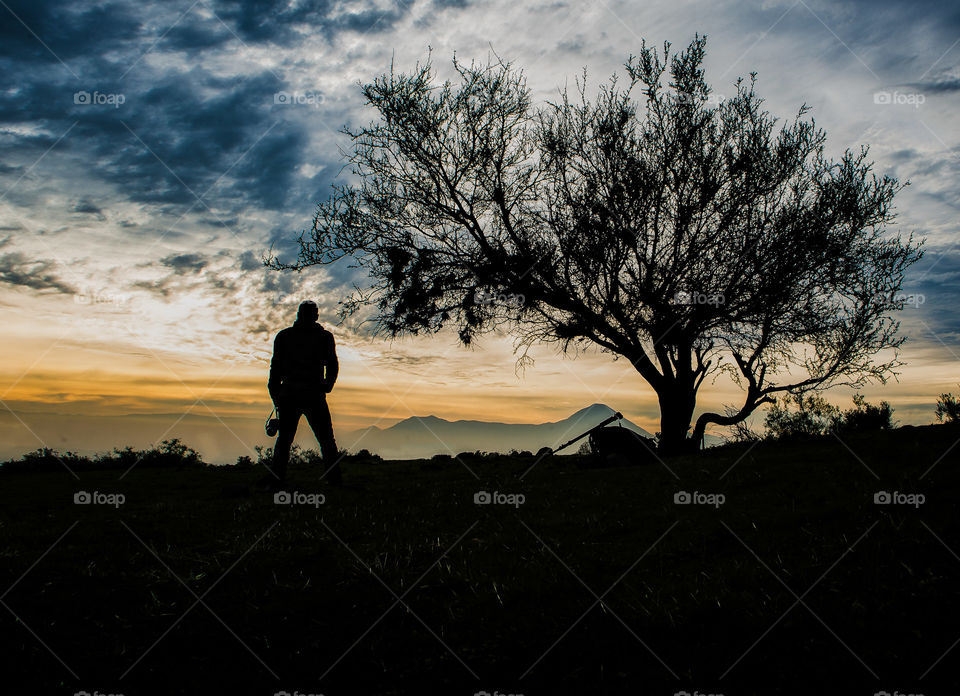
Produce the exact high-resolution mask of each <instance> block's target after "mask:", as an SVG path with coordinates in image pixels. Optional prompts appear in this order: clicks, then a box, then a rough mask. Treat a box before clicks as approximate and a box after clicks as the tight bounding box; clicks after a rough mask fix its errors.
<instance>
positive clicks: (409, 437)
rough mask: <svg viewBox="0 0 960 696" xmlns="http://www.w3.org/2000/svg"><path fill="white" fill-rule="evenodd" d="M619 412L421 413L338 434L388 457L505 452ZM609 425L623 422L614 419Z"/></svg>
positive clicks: (353, 446) (598, 407) (342, 440)
mask: <svg viewBox="0 0 960 696" xmlns="http://www.w3.org/2000/svg"><path fill="white" fill-rule="evenodd" d="M613 414H614V410H613V409H612V408H610V407H609V406H607V405H606V404H593V405H591V406H587V407H586V408H582V409H580V410H579V411H577V412H576V413H574V414H573V415H571V416H569V417H568V418H564V419H563V420H561V421H556V422H555V423H491V422H487V421H476V420H458V421H448V420H444V419H443V418H438V417H436V416H415V417H412V418H407V419H405V420H402V421H400V422H399V423H396V424H395V425H392V426H390V427H389V428H378V427H376V426H371V427H369V428H363V429H361V430H354V431H350V432H346V433H338V434H337V441H338V444H339V446H340V447H343V448H345V449H347V450H349V451H351V452H356V451H359V450H361V449H367V450H370V451H371V452H375V453H377V454H379V455H380V456H382V457H384V458H385V459H420V458H426V457H432V456H433V455H435V454H457V453H459V452H475V451H477V450H480V451H482V452H503V453H507V452H510V451H511V450H519V451H523V450H528V451H530V452H536V451H537V450H539V449H540V448H541V447H556V446H558V445H561V444H563V443H564V442H566V441H567V440H570V439H572V438H574V437H576V436H577V435H580V434H581V433H584V432H586V431H587V430H589V429H590V428H593V427H594V426H596V425H597V424H599V423H601V422H603V420H605V419H606V418H609V417H610V416H612V415H613ZM620 423H621V424H622V426H623V427H624V428H629V429H630V430H633V431H635V432H637V433H639V434H641V435H643V436H644V437H652V435H651V434H650V433H649V432H647V431H646V430H644V429H643V428H641V427H640V426H638V425H636V424H635V423H632V422H630V421H629V420H627V419H626V418H624V419H623V420H621V421H620ZM608 427H617V426H616V424H611V426H608ZM579 447H580V443H579V442H577V443H574V444H573V445H571V446H570V448H569V449H567V450H564V453H565V454H573V453H574V452H576V451H577V449H578V448H579Z"/></svg>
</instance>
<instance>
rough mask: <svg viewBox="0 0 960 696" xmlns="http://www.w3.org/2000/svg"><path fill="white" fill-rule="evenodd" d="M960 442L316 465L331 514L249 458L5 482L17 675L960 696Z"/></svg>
mask: <svg viewBox="0 0 960 696" xmlns="http://www.w3.org/2000/svg"><path fill="white" fill-rule="evenodd" d="M958 438H960V431H958V430H957V429H955V428H951V427H948V426H930V427H923V428H915V429H902V430H898V431H893V432H885V433H876V434H863V435H852V436H849V437H847V438H845V440H844V442H840V441H838V440H837V439H835V438H830V439H827V440H820V441H816V442H808V443H802V444H795V445H784V444H760V445H757V446H755V447H753V448H749V447H748V446H746V445H743V446H736V447H729V448H724V449H721V450H717V451H712V452H709V453H706V454H704V455H702V456H701V457H699V458H692V457H691V458H683V459H670V460H667V462H666V465H667V466H668V467H669V469H671V470H672V472H673V473H671V471H669V470H668V468H667V466H661V465H659V464H657V465H654V466H652V467H647V468H639V467H620V468H602V469H585V468H580V467H578V466H577V462H578V460H577V458H575V457H569V458H563V457H558V458H552V459H550V460H545V461H543V462H540V463H539V464H537V465H536V466H535V467H534V468H533V469H532V470H530V472H529V474H528V475H527V476H525V477H524V478H523V479H522V480H520V478H519V476H520V475H521V474H522V473H523V472H524V471H526V470H527V469H528V468H529V467H530V466H531V464H533V461H534V460H533V459H524V458H512V459H511V458H508V457H502V458H496V459H486V458H484V459H464V461H463V462H462V463H460V462H458V461H456V460H453V461H451V462H447V463H440V462H401V463H389V462H388V463H379V464H378V463H368V464H356V465H354V466H353V467H352V468H348V469H346V471H345V479H346V482H347V484H348V486H347V487H345V488H343V489H334V488H332V487H330V486H328V485H326V484H321V483H318V482H317V481H316V478H317V474H316V472H315V471H314V470H307V469H303V468H301V469H298V470H297V469H295V470H294V471H293V476H292V478H293V483H294V487H295V488H296V489H297V490H298V491H300V492H303V493H318V492H319V493H323V494H325V495H326V501H325V502H324V504H322V505H321V506H319V507H316V508H315V507H313V506H310V505H307V504H292V505H278V504H275V503H274V501H273V496H272V495H271V494H267V493H260V492H256V491H255V490H254V488H253V485H252V484H253V482H254V481H255V480H256V479H257V478H258V477H259V476H260V475H261V473H262V472H260V471H256V470H252V471H241V470H235V469H232V468H228V467H224V468H203V469H193V470H190V469H185V470H182V471H174V470H162V469H150V468H142V469H141V468H135V469H133V471H132V472H131V473H130V474H129V475H128V476H126V478H124V479H123V481H119V482H118V476H119V472H117V471H99V472H86V473H81V474H80V479H79V480H77V479H75V478H74V477H73V476H71V475H70V474H69V473H67V472H66V471H59V472H50V473H8V474H5V475H0V501H2V502H0V505H2V507H0V510H2V512H0V535H2V547H0V548H2V555H3V558H2V563H0V592H2V604H3V607H5V608H3V609H0V655H2V660H3V661H2V664H3V673H2V676H3V680H4V681H5V682H6V685H7V689H5V690H0V691H2V692H3V693H31V694H74V693H77V692H79V691H87V692H89V693H90V694H93V693H94V692H96V691H99V692H101V693H105V694H109V693H118V694H119V693H122V694H126V695H128V696H131V695H136V694H263V695H264V696H268V695H270V694H276V693H280V692H289V693H290V694H294V693H295V692H300V693H301V694H326V696H338V695H340V694H344V695H346V694H351V695H352V694H433V693H436V694H462V695H464V696H470V695H472V694H477V693H480V692H489V693H490V694H494V693H495V692H498V691H499V692H500V693H501V694H511V693H514V694H525V695H527V696H531V695H537V696H539V695H540V694H567V693H571V694H572V693H576V694H603V693H624V694H627V693H629V694H664V695H670V694H676V693H681V692H684V691H686V692H689V693H690V694H693V693H695V692H697V691H699V692H701V693H703V694H709V693H716V694H721V693H722V694H726V695H727V696H730V695H733V694H781V693H782V694H799V693H822V694H875V693H878V692H882V691H887V692H889V693H890V694H893V693H895V692H896V691H900V692H901V693H922V694H926V695H927V696H929V695H931V694H955V693H957V687H958V684H960V679H958V676H957V667H956V666H957V664H958V657H960V646H958V647H956V648H955V649H954V650H952V651H951V648H953V647H954V646H955V645H956V644H957V641H958V639H960V621H958V617H960V612H958V609H960V591H958V582H957V579H958V578H960V557H958V555H957V554H958V553H960V517H958V494H960V485H958V484H960V475H958V463H960V462H958V459H960V456H958V455H960V445H958V446H957V447H954V445H955V443H956V441H957V439H958ZM468 467H469V469H472V471H473V472H474V473H475V474H476V478H475V477H474V475H473V474H472V473H471V472H470V471H469V470H468ZM931 467H932V468H931ZM674 474H675V475H674ZM481 490H483V491H488V492H491V493H492V492H494V491H497V492H499V493H506V494H513V493H521V494H523V496H525V501H524V502H523V503H522V504H521V505H519V506H518V507H514V506H510V505H507V504H490V505H477V504H475V503H474V496H475V494H476V493H477V492H478V491H481ZM78 491H87V492H93V491H96V492H98V493H108V494H111V493H122V494H123V495H124V496H125V502H124V503H123V504H122V505H121V506H119V507H116V508H115V507H111V506H109V505H103V504H101V505H77V504H74V502H73V499H74V494H75V493H76V492H78ZM679 491H687V492H689V493H691V494H692V493H693V492H697V493H699V494H708V495H712V494H722V495H723V496H725V499H724V500H723V502H722V504H720V499H719V498H717V497H713V498H706V499H705V498H703V497H702V495H701V496H700V499H701V500H710V501H712V502H713V503H714V505H710V504H688V505H679V504H675V503H674V497H675V494H676V493H678V492H679ZM880 491H886V492H888V493H890V494H893V493H894V492H897V493H898V494H900V495H899V496H895V497H896V498H897V500H899V501H900V502H892V503H890V504H876V503H875V502H874V498H875V494H876V493H878V492H880ZM917 493H920V494H923V495H924V496H925V500H924V501H923V502H920V499H918V498H904V497H903V495H902V494H917ZM515 502H516V501H515ZM911 503H912V504H911Z"/></svg>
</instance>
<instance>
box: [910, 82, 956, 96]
mask: <svg viewBox="0 0 960 696" xmlns="http://www.w3.org/2000/svg"><path fill="white" fill-rule="evenodd" d="M905 86H906V87H911V88H913V89H915V90H917V91H920V92H924V93H927V94H942V93H951V92H960V79H957V78H954V79H946V80H936V81H932V82H910V83H907V84H906V85H905Z"/></svg>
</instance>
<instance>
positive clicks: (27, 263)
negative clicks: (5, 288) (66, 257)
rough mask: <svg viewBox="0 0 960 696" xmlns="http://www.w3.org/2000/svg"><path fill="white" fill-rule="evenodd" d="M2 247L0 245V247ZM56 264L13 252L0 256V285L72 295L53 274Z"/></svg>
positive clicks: (72, 289)
mask: <svg viewBox="0 0 960 696" xmlns="http://www.w3.org/2000/svg"><path fill="white" fill-rule="evenodd" d="M0 246H2V245H0ZM56 266H57V264H56V263H55V262H54V261H49V260H46V259H31V258H28V257H27V256H25V255H24V254H22V253H20V252H17V251H14V252H10V253H8V254H4V255H3V256H0V283H6V284H7V285H15V286H20V287H25V288H31V289H33V290H54V291H56V292H60V293H65V294H74V293H76V290H75V289H74V288H72V287H71V286H70V285H69V284H67V283H65V282H64V281H63V280H61V279H60V277H59V276H58V275H57V274H56V273H54V269H55V268H56Z"/></svg>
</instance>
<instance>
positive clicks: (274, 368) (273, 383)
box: [267, 334, 283, 406]
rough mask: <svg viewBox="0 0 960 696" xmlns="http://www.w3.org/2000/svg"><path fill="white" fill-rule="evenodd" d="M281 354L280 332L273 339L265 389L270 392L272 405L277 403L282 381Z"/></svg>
mask: <svg viewBox="0 0 960 696" xmlns="http://www.w3.org/2000/svg"><path fill="white" fill-rule="evenodd" d="M282 361H283V356H282V349H281V345H280V334H277V337H276V338H275V339H273V357H272V358H271V360H270V377H269V378H268V379H267V391H268V392H269V393H270V399H271V401H273V405H274V406H276V405H277V397H278V396H279V395H280V384H281V382H282V381H283V373H282V367H281V364H282Z"/></svg>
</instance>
